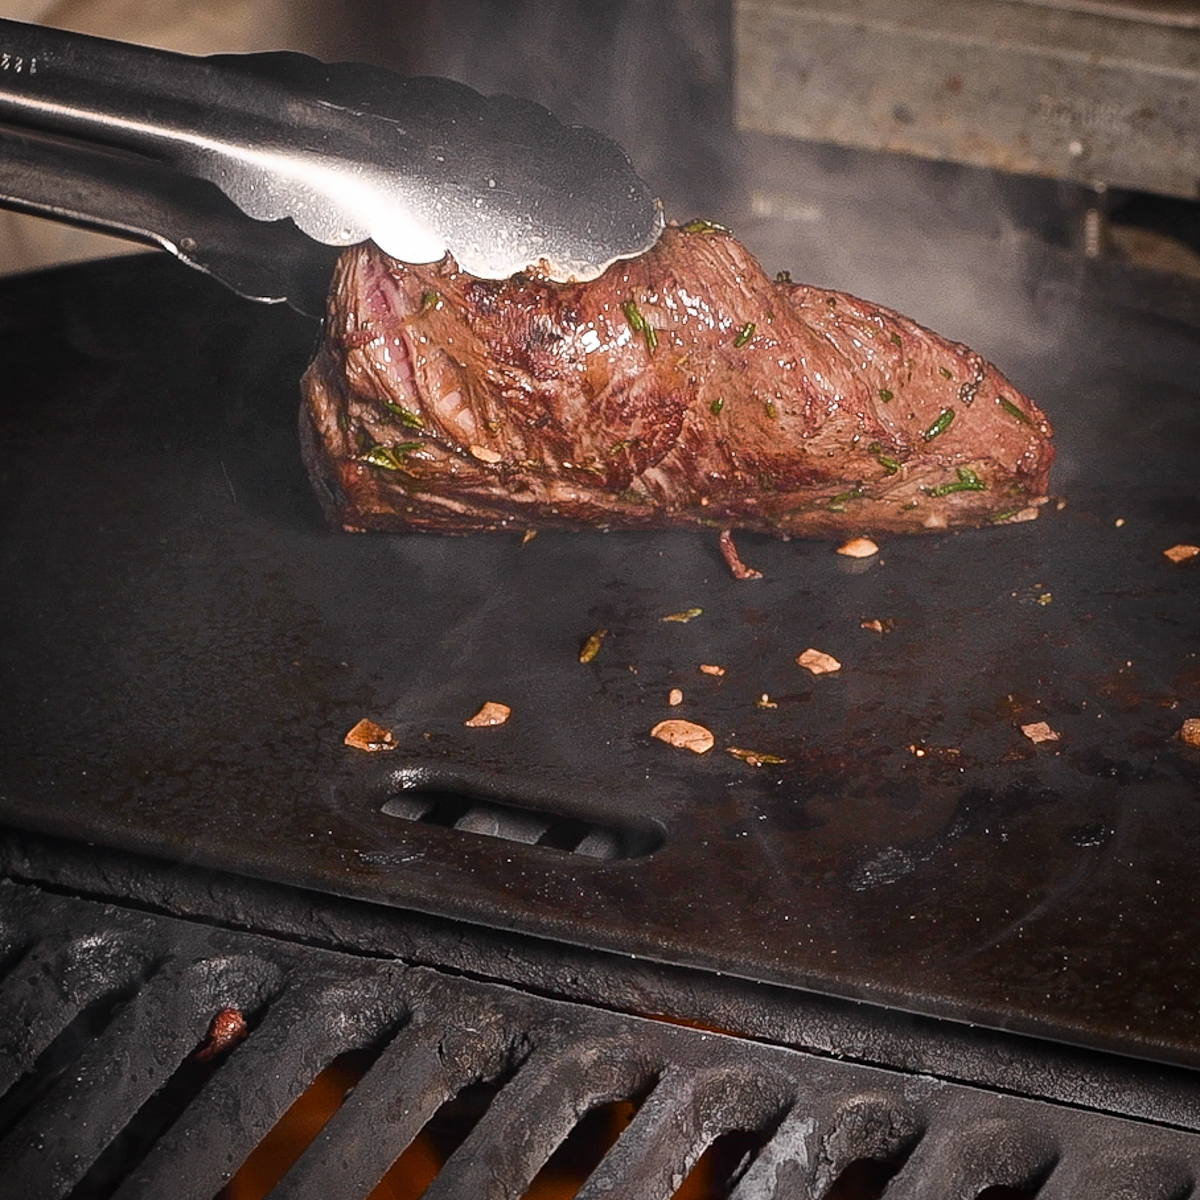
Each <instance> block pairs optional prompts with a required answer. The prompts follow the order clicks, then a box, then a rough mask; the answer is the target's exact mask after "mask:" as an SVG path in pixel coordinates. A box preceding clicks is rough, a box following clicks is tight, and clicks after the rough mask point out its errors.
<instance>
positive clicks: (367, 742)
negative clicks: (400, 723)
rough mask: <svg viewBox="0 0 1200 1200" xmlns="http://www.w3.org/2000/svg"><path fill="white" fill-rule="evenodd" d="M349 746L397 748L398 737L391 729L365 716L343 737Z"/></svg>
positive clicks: (355, 747)
mask: <svg viewBox="0 0 1200 1200" xmlns="http://www.w3.org/2000/svg"><path fill="white" fill-rule="evenodd" d="M343 740H344V741H345V743H346V745H347V746H353V747H354V749H355V750H369V751H374V750H395V748H396V739H395V737H394V736H393V734H392V731H391V730H390V729H384V727H383V726H382V725H376V724H375V722H374V721H368V720H367V719H366V717H364V718H363V719H362V720H361V721H359V722H358V723H357V724H356V725H355V726H354V728H353V729H351V730H350V732H349V733H348V734H346V736H345V738H344V739H343Z"/></svg>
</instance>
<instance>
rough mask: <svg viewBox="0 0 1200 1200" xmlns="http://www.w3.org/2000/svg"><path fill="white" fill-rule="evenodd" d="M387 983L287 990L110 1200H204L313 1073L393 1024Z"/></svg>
mask: <svg viewBox="0 0 1200 1200" xmlns="http://www.w3.org/2000/svg"><path fill="white" fill-rule="evenodd" d="M389 982H390V981H389V979H388V976H387V973H386V972H385V973H382V974H369V975H366V976H364V977H363V978H360V979H356V980H354V981H352V982H348V981H346V980H344V979H338V978H336V977H335V978H329V977H324V976H321V975H317V976H315V977H312V976H309V977H307V978H304V979H303V981H302V982H300V983H299V984H293V986H292V987H290V988H289V989H288V990H287V991H285V992H284V993H283V994H282V995H281V997H280V998H279V1000H278V1001H276V1003H274V1004H273V1005H272V1006H271V1007H270V1008H269V1009H268V1011H267V1014H266V1016H265V1017H264V1019H263V1021H262V1024H261V1025H260V1026H259V1028H258V1029H257V1030H255V1031H254V1032H253V1033H252V1034H251V1035H250V1037H249V1038H248V1039H247V1040H246V1041H245V1042H244V1043H243V1044H242V1045H241V1046H239V1047H238V1048H237V1049H236V1050H235V1051H234V1052H233V1053H232V1054H231V1055H230V1057H229V1059H228V1060H227V1061H226V1062H225V1063H223V1064H222V1065H221V1067H220V1068H219V1069H218V1070H217V1072H216V1073H215V1074H214V1075H213V1077H212V1078H211V1079H210V1080H209V1081H208V1083H207V1084H206V1085H205V1087H204V1089H203V1090H202V1091H201V1093H200V1095H199V1096H198V1097H197V1099H196V1100H195V1101H194V1102H193V1103H192V1105H191V1106H190V1107H189V1109H188V1111H187V1112H186V1113H185V1114H184V1116H183V1117H182V1118H181V1119H180V1120H179V1121H178V1122H177V1123H176V1124H175V1126H174V1127H172V1129H170V1130H169V1131H168V1132H167V1133H166V1134H165V1135H164V1136H163V1137H162V1138H161V1139H159V1141H158V1143H157V1144H156V1145H155V1147H154V1149H153V1150H152V1151H151V1152H150V1153H149V1154H148V1155H147V1156H146V1158H145V1159H144V1160H143V1161H142V1163H141V1164H140V1165H139V1166H138V1167H137V1168H136V1169H135V1170H134V1171H133V1172H132V1174H131V1175H130V1176H129V1177H128V1178H127V1179H126V1181H125V1183H124V1184H123V1185H122V1186H121V1188H120V1189H119V1190H118V1191H117V1193H116V1196H115V1197H114V1200H159V1198H160V1197H163V1196H170V1197H172V1200H211V1197H212V1196H213V1195H214V1194H215V1193H216V1192H217V1191H218V1190H219V1189H220V1188H221V1187H222V1185H223V1184H225V1183H226V1182H228V1180H229V1179H230V1178H231V1177H232V1175H233V1174H234V1172H235V1171H236V1170H237V1168H238V1166H240V1165H241V1163H242V1162H243V1161H244V1160H245V1159H246V1157H247V1156H248V1155H249V1153H250V1151H251V1150H253V1149H254V1147H255V1146H257V1145H258V1143H259V1142H260V1141H262V1139H263V1138H264V1137H265V1136H266V1135H267V1133H269V1132H270V1130H271V1129H273V1128H274V1126H275V1125H276V1124H277V1122H278V1121H279V1119H280V1118H281V1117H282V1116H283V1114H284V1113H285V1112H286V1111H287V1109H288V1108H289V1107H290V1105H291V1104H292V1102H293V1101H294V1100H295V1099H296V1098H297V1097H298V1096H299V1095H300V1094H301V1093H302V1092H303V1091H304V1089H305V1088H306V1087H307V1086H308V1085H309V1084H310V1083H311V1082H312V1080H313V1079H314V1078H315V1077H316V1075H317V1074H318V1072H320V1071H321V1069H322V1068H323V1067H325V1066H327V1065H328V1064H329V1063H330V1062H331V1061H332V1060H333V1059H334V1058H336V1057H337V1055H338V1054H340V1053H342V1052H343V1051H345V1050H350V1049H355V1048H358V1047H360V1046H363V1045H366V1044H368V1043H369V1042H370V1041H371V1040H372V1039H373V1038H375V1037H376V1036H377V1035H378V1034H379V1033H380V1032H381V1031H382V1029H383V1028H384V1027H385V1026H386V1025H387V1024H388V1022H389V1021H392V1020H395V1019H396V1015H397V1014H396V1012H395V1009H394V1007H391V1006H389V1005H388V1004H387V1002H386V995H387V993H388V991H389V990H390V988H389V987H388V986H387V984H388V983H389ZM297 1047H299V1052H298V1053H297Z"/></svg>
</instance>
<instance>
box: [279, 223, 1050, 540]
mask: <svg viewBox="0 0 1200 1200" xmlns="http://www.w3.org/2000/svg"><path fill="white" fill-rule="evenodd" d="M303 392H304V408H303V412H302V416H301V434H302V439H303V445H304V455H305V461H306V464H307V466H308V469H309V472H310V475H311V477H312V479H313V483H314V486H315V487H316V490H317V493H318V495H319V497H320V499H321V502H322V505H323V507H324V508H325V511H326V513H327V515H328V516H329V518H330V519H331V520H332V521H333V522H335V523H336V524H338V525H340V526H342V527H343V528H344V529H347V530H352V531H360V530H431V531H437V532H441V533H471V532H475V531H482V530H498V529H506V528H516V529H529V528H547V527H559V528H570V529H581V528H594V529H663V528H713V529H722V530H724V529H729V528H740V529H750V530H757V531H759V532H765V533H772V534H776V535H779V536H784V537H787V536H808V535H813V536H833V537H840V536H844V535H846V534H847V533H856V534H862V533H875V532H898V533H915V532H921V531H926V530H931V529H945V528H947V527H951V526H962V525H982V524H987V523H991V522H995V521H1002V520H1009V519H1015V518H1016V517H1018V516H1021V517H1028V516H1030V515H1032V514H1033V512H1035V511H1036V507H1037V506H1038V505H1039V504H1041V503H1043V502H1044V500H1045V498H1046V487H1047V476H1048V473H1049V468H1050V463H1051V461H1052V459H1053V456H1054V451H1053V448H1052V446H1051V444H1050V426H1049V423H1048V422H1047V420H1046V417H1045V416H1044V415H1043V413H1042V412H1041V411H1039V409H1038V408H1037V407H1036V406H1035V405H1034V404H1033V402H1032V401H1030V400H1029V399H1028V398H1027V397H1025V396H1023V395H1022V394H1021V393H1020V392H1018V391H1017V389H1016V388H1014V387H1013V385H1012V384H1011V383H1009V382H1008V380H1007V379H1005V378H1004V376H1003V375H1001V374H1000V372H999V371H997V370H996V368H995V367H993V366H992V365H991V364H990V363H988V362H986V361H984V359H982V358H981V357H980V356H979V355H978V354H976V353H974V352H973V351H971V350H970V349H968V348H967V347H966V346H963V345H960V344H958V343H955V342H951V341H947V340H946V339H944V338H941V337H939V336H937V335H936V334H934V333H930V332H929V331H928V330H926V329H923V328H922V327H921V326H919V325H917V324H916V323H914V322H913V321H910V320H908V319H907V318H906V317H903V316H900V315H899V314H897V313H895V312H892V311H891V310H889V309H886V308H882V307H880V306H879V305H876V304H871V303H869V302H867V301H864V300H859V299H856V298H854V297H853V296H849V295H846V294H845V293H842V292H835V291H826V290H822V289H819V288H813V287H806V286H804V285H802V284H793V283H792V282H791V281H790V280H788V279H786V278H781V279H779V280H776V281H772V280H770V279H768V278H767V276H766V275H764V273H763V271H762V269H761V268H760V267H759V265H758V264H757V262H755V260H754V259H753V257H752V256H751V255H750V253H749V252H748V251H747V250H746V249H745V248H744V247H743V246H742V245H741V244H740V243H738V242H737V241H736V240H735V239H734V238H732V237H730V236H729V235H728V234H727V233H726V232H725V231H723V230H720V229H718V228H716V227H713V226H710V225H707V224H702V223H697V224H695V225H691V226H685V227H682V228H680V227H674V226H673V227H670V228H668V229H667V230H666V231H665V232H664V234H663V236H662V238H661V239H660V241H659V242H658V244H657V245H656V246H655V247H654V248H653V249H651V250H650V251H648V252H647V253H646V254H644V255H642V256H641V257H639V258H636V259H632V260H630V261H627V262H620V263H617V264H615V265H614V266H613V267H611V268H609V270H608V272H607V273H606V274H605V275H603V276H602V277H601V278H600V279H597V280H595V281H593V282H591V283H584V284H559V283H554V282H551V281H548V280H546V279H542V278H539V277H537V276H535V275H518V276H515V277H513V278H512V279H508V280H503V281H498V282H495V281H488V280H482V279H478V278H475V277H473V276H471V275H467V274H465V273H464V272H462V271H461V270H460V269H459V268H458V267H457V265H456V264H455V263H454V262H453V260H452V259H450V258H446V259H444V260H443V261H442V262H440V263H437V264H434V265H430V266H409V265H406V264H403V263H400V262H397V261H396V260H394V259H391V258H389V257H388V256H387V255H385V254H383V253H382V252H381V251H380V250H378V249H377V248H376V247H374V246H373V245H371V244H369V243H368V244H365V245H361V246H356V247H354V248H352V249H350V250H348V251H346V253H345V254H344V255H343V256H342V258H341V261H340V263H339V266H338V269H337V273H336V276H335V279H334V284H333V287H332V290H331V293H330V298H329V309H328V319H327V322H326V326H325V333H324V338H323V341H322V343H321V345H320V347H319V349H318V352H317V355H316V357H315V359H314V360H313V362H312V364H311V366H310V367H309V369H308V371H307V373H306V374H305V376H304V383H303Z"/></svg>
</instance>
